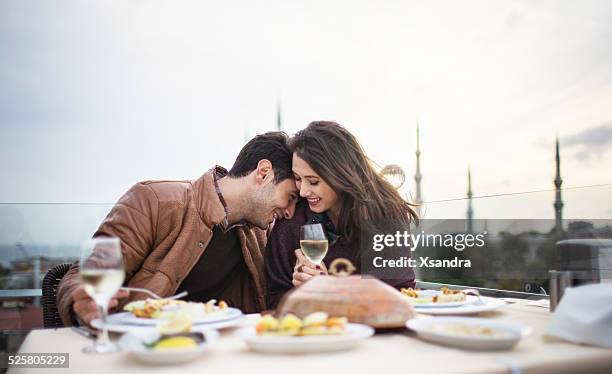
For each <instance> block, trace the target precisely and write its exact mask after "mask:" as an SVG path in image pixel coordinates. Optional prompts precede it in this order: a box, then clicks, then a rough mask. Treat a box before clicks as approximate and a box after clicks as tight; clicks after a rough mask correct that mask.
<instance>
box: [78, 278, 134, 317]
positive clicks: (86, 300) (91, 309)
mask: <svg viewBox="0 0 612 374" xmlns="http://www.w3.org/2000/svg"><path fill="white" fill-rule="evenodd" d="M129 294H130V293H129V291H124V290H119V291H117V293H116V294H115V296H113V297H112V298H111V300H110V302H109V303H108V310H109V311H112V310H113V308H116V307H117V305H118V304H119V299H124V298H126V297H128V295H129ZM72 300H74V304H73V305H72V310H73V311H74V313H75V314H76V315H77V316H78V317H79V319H80V320H81V322H83V323H85V324H87V325H88V326H89V325H90V324H91V321H93V320H94V319H96V318H100V317H101V316H100V312H99V311H98V307H97V306H96V303H95V302H94V301H93V299H92V298H91V297H90V296H89V295H88V294H87V292H85V289H84V288H83V286H80V287H79V288H77V289H76V290H74V292H73V293H72Z"/></svg>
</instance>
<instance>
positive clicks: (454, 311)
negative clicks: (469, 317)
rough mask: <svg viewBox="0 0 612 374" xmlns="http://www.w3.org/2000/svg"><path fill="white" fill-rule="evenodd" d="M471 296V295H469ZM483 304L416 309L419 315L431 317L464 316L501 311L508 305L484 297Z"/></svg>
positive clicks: (498, 300) (501, 301)
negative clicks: (500, 309)
mask: <svg viewBox="0 0 612 374" xmlns="http://www.w3.org/2000/svg"><path fill="white" fill-rule="evenodd" d="M468 296H469V295H468ZM482 301H483V304H480V303H478V302H473V303H469V304H464V305H459V306H455V307H448V306H444V307H443V306H440V307H427V308H415V309H417V310H418V312H419V313H423V314H431V315H438V316H444V315H463V314H476V313H481V312H489V311H492V310H495V309H499V308H501V307H503V306H505V305H506V302H505V301H503V300H500V299H496V298H492V297H482Z"/></svg>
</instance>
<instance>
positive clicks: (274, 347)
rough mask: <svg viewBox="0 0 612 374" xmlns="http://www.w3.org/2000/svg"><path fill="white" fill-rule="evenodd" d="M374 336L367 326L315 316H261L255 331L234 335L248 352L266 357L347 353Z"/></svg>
mask: <svg viewBox="0 0 612 374" xmlns="http://www.w3.org/2000/svg"><path fill="white" fill-rule="evenodd" d="M373 334H374V329H373V328H371V327H370V326H366V325H361V324H357V323H348V321H347V319H346V317H329V316H328V315H327V313H324V312H315V313H312V314H309V315H308V316H306V317H305V318H304V319H300V318H298V317H296V316H295V315H293V314H287V315H285V316H283V317H282V318H279V319H277V318H275V317H273V316H271V315H266V316H263V317H262V318H261V319H260V320H259V322H258V323H257V325H256V326H255V327H249V328H243V329H240V330H238V331H236V335H237V336H239V337H240V338H242V339H243V340H244V341H245V343H246V344H247V345H248V346H249V348H250V349H251V350H253V351H256V352H267V353H313V352H331V351H341V350H347V349H351V348H353V347H355V346H356V345H357V344H358V343H359V342H360V341H362V340H363V339H367V338H369V337H370V336H372V335H373Z"/></svg>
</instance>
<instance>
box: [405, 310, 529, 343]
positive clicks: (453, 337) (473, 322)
mask: <svg viewBox="0 0 612 374" xmlns="http://www.w3.org/2000/svg"><path fill="white" fill-rule="evenodd" d="M457 323H460V324H463V325H470V326H482V327H489V328H491V329H493V330H495V331H498V332H501V333H503V334H504V335H503V336H472V335H464V334H459V333H452V332H445V331H437V330H432V328H431V327H432V325H444V324H457ZM406 327H408V328H409V329H411V330H414V331H415V332H416V333H417V335H418V336H419V337H420V338H422V339H423V340H427V341H430V342H433V343H438V344H443V345H450V346H454V347H459V348H466V349H478V350H496V349H509V348H512V347H513V346H514V345H515V344H516V343H518V342H519V341H520V340H521V339H522V338H524V337H526V336H527V335H529V334H531V329H530V328H528V327H523V326H520V325H517V324H514V323H509V322H502V321H497V320H491V319H485V318H473V317H436V318H415V319H411V320H409V321H408V322H406Z"/></svg>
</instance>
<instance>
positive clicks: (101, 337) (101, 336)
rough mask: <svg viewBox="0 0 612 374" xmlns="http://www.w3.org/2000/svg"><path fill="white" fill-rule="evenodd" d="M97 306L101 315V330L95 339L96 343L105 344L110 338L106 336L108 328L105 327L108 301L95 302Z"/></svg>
mask: <svg viewBox="0 0 612 374" xmlns="http://www.w3.org/2000/svg"><path fill="white" fill-rule="evenodd" d="M96 304H97V306H98V311H99V312H100V315H101V316H102V331H101V333H100V334H98V340H96V344H99V345H106V344H109V343H110V339H109V337H108V329H107V328H106V319H107V314H108V313H107V310H108V301H105V302H101V303H96Z"/></svg>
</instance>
